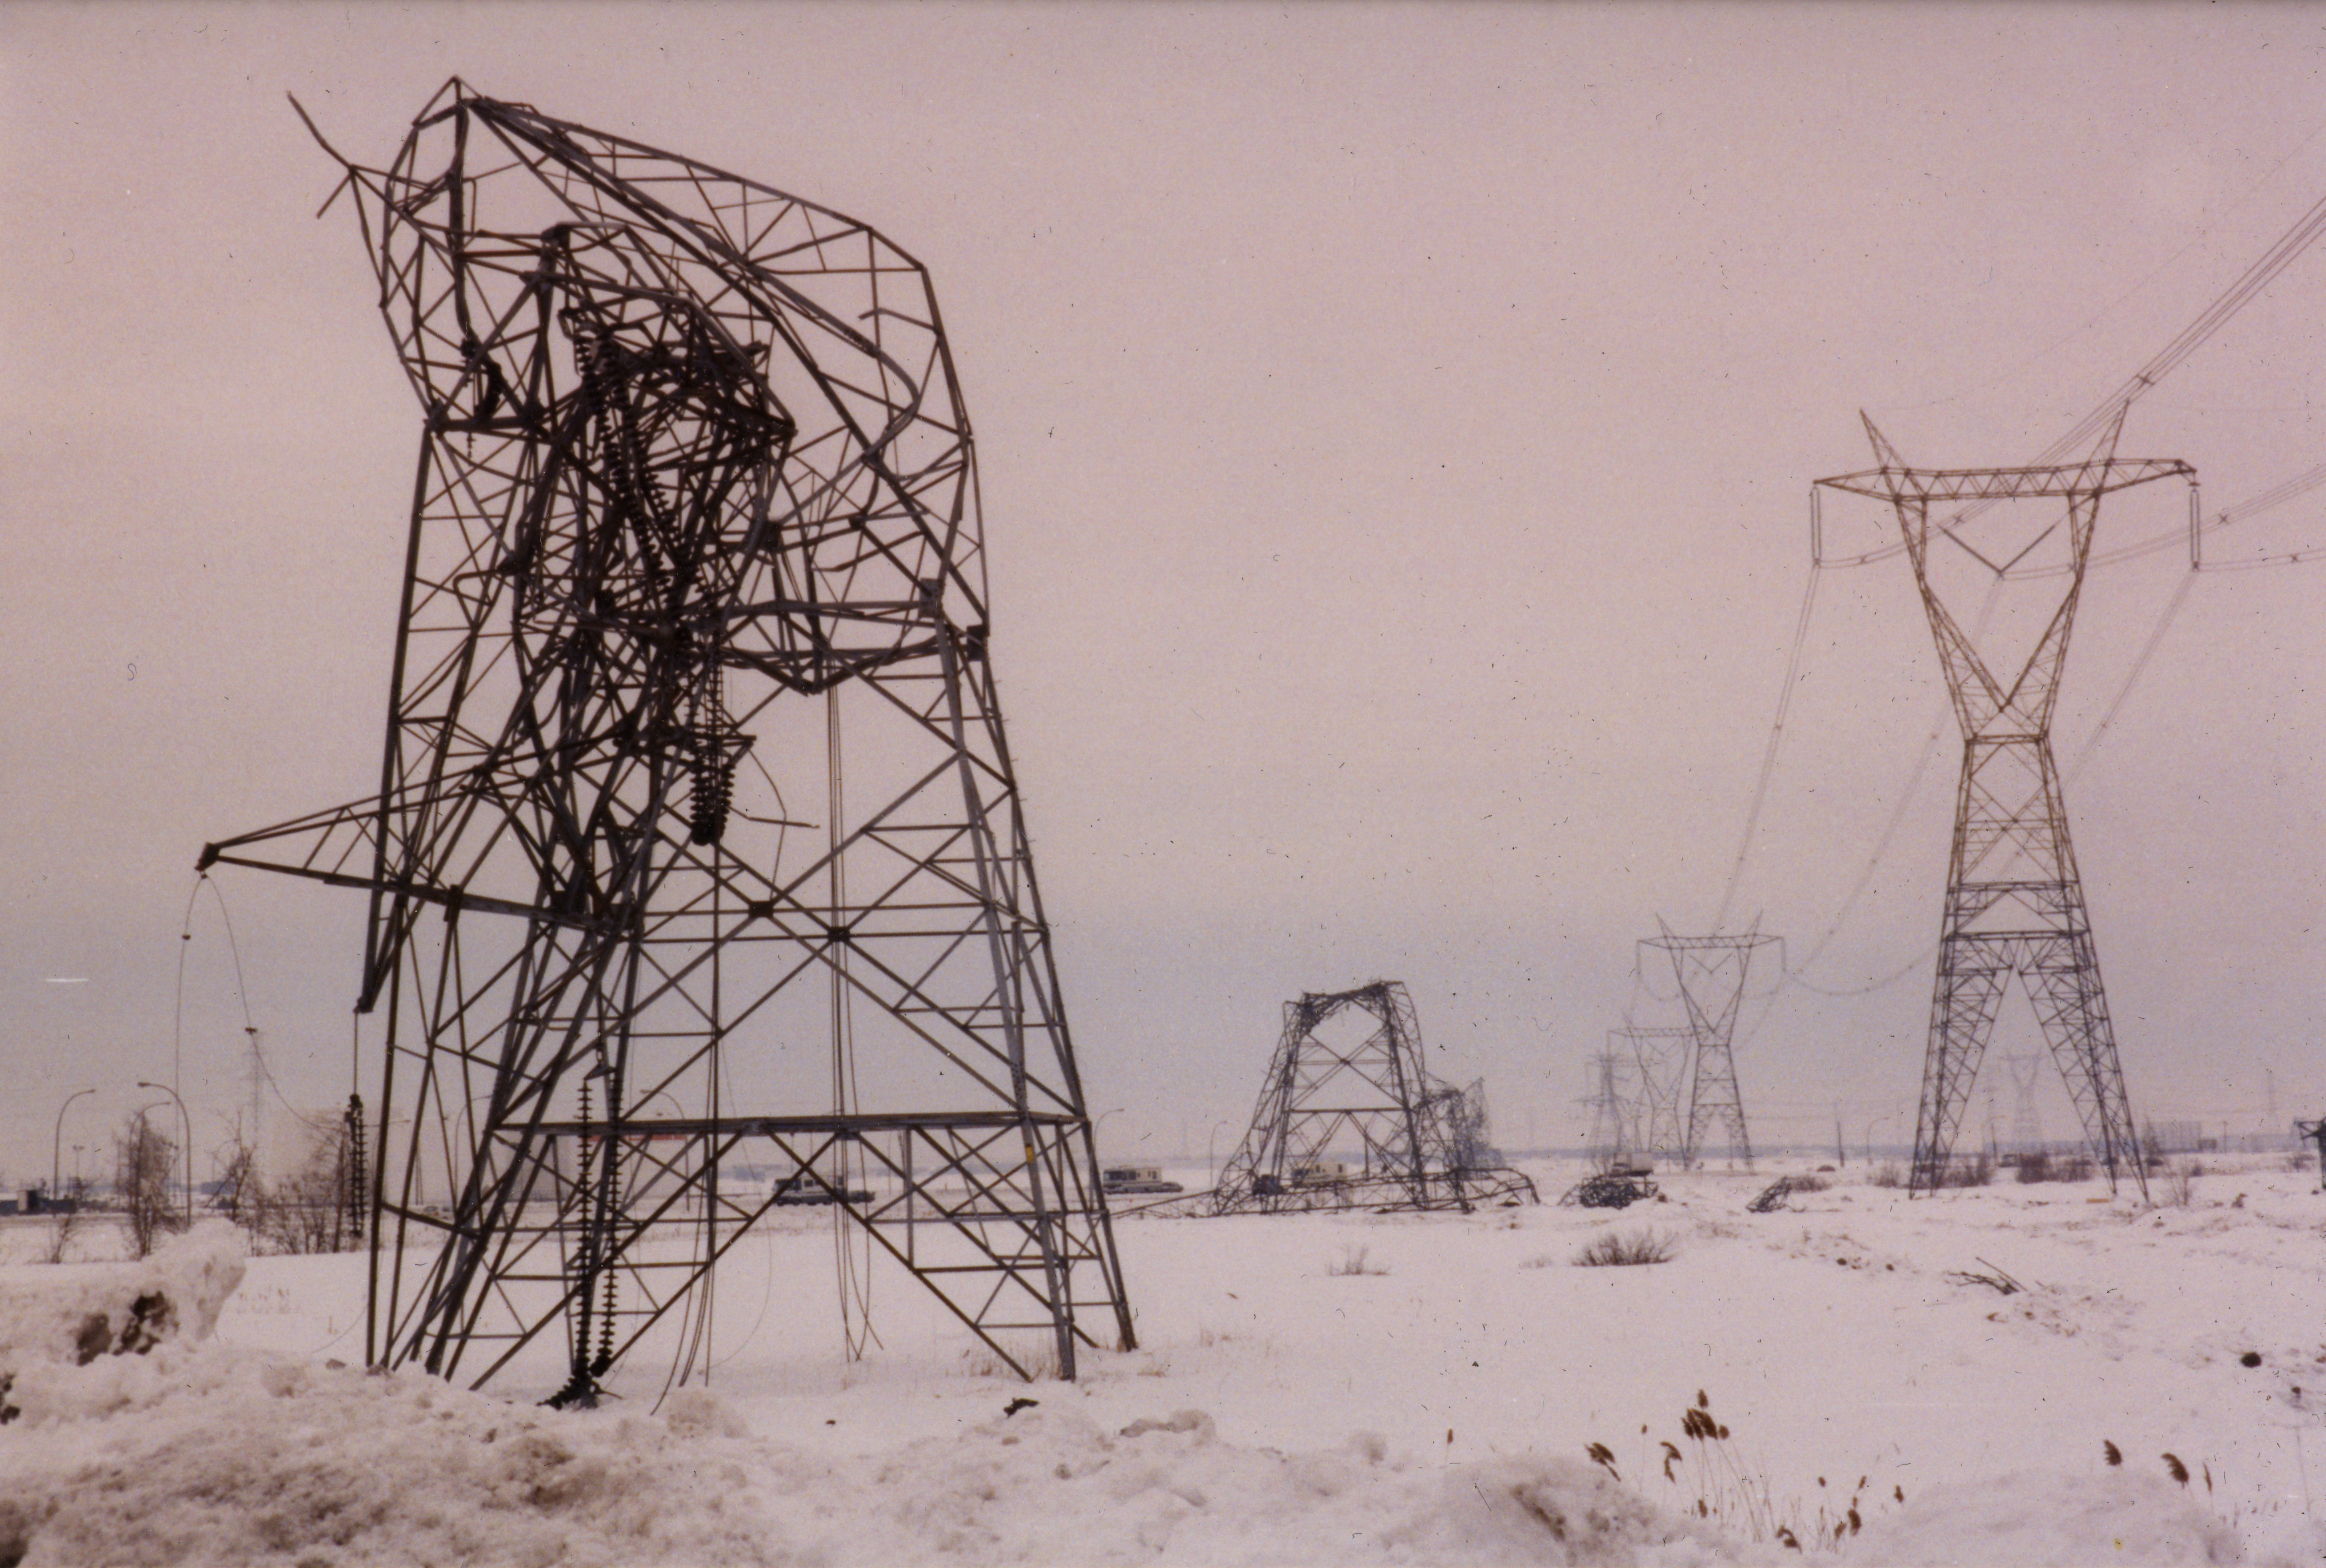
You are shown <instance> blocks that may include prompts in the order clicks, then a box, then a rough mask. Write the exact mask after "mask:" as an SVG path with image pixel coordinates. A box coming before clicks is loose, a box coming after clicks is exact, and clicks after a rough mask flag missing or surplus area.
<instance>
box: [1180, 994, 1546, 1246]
mask: <svg viewBox="0 0 2326 1568" xmlns="http://www.w3.org/2000/svg"><path fill="white" fill-rule="evenodd" d="M1421 1050H1422V1047H1421V1025H1420V1023H1419V1020H1418V1019H1417V1018H1416V1016H1415V1015H1414V1011H1413V998H1412V997H1410V996H1408V995H1407V994H1406V989H1405V986H1404V985H1403V983H1402V982H1400V981H1397V980H1375V981H1374V982H1373V983H1372V984H1371V985H1369V986H1361V987H1359V988H1357V989H1355V990H1354V991H1336V992H1333V993H1331V994H1329V995H1323V996H1320V995H1317V993H1315V992H1309V993H1307V994H1305V995H1303V996H1302V997H1301V998H1300V999H1299V1000H1298V1001H1297V1002H1287V1003H1285V1004H1284V1034H1283V1035H1282V1037H1281V1038H1280V1039H1279V1041H1278V1042H1277V1046H1276V1054H1275V1056H1274V1058H1273V1059H1272V1060H1270V1062H1269V1065H1268V1078H1267V1080H1266V1081H1265V1082H1264V1083H1263V1084H1262V1085H1261V1091H1260V1100H1259V1103H1258V1104H1257V1105H1255V1106H1254V1107H1253V1109H1252V1115H1251V1127H1250V1129H1249V1130H1247V1131H1246V1132H1245V1134H1244V1136H1243V1141H1242V1144H1240V1145H1239V1146H1237V1148H1236V1152H1235V1155H1234V1156H1233V1158H1231V1159H1230V1160H1229V1161H1228V1163H1227V1164H1226V1165H1224V1166H1223V1167H1222V1169H1221V1171H1220V1179H1219V1183H1218V1184H1217V1186H1215V1187H1214V1190H1213V1192H1212V1193H1211V1194H1210V1207H1209V1211H1210V1212H1212V1213H1214V1214H1237V1213H1248V1212H1253V1211H1260V1212H1279V1211H1287V1210H1303V1209H1353V1208H1360V1207H1363V1208H1401V1209H1468V1208H1470V1207H1472V1206H1473V1205H1475V1204H1477V1203H1481V1202H1520V1201H1521V1200H1523V1201H1524V1202H1537V1201H1538V1200H1537V1198H1536V1194H1535V1189H1534V1183H1533V1182H1531V1180H1529V1179H1528V1178H1527V1177H1526V1176H1524V1175H1522V1174H1520V1173H1519V1172H1517V1171H1514V1170H1512V1169H1511V1168H1509V1167H1508V1166H1507V1165H1505V1164H1503V1159H1502V1156H1501V1155H1500V1154H1498V1153H1497V1152H1495V1150H1494V1149H1493V1146H1492V1145H1491V1144H1490V1143H1489V1142H1488V1141H1487V1131H1486V1112H1485V1086H1484V1083H1473V1084H1472V1085H1471V1086H1470V1087H1469V1088H1468V1089H1467V1090H1462V1089H1456V1088H1455V1087H1454V1086H1453V1085H1452V1084H1450V1083H1447V1082H1444V1081H1441V1080H1438V1079H1437V1078H1434V1077H1432V1076H1431V1075H1430V1073H1429V1072H1428V1069H1427V1068H1426V1067H1424V1066H1423V1064H1422V1058H1421ZM1352 1161H1354V1164H1352V1163H1351V1162H1352Z"/></svg>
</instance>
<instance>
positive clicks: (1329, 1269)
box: [1325, 1247, 1389, 1279]
mask: <svg viewBox="0 0 2326 1568" xmlns="http://www.w3.org/2000/svg"><path fill="white" fill-rule="evenodd" d="M1371 1257H1372V1250H1371V1249H1370V1248H1363V1247H1344V1248H1341V1258H1340V1261H1339V1262H1337V1263H1328V1264H1326V1266H1325V1272H1326V1275H1327V1276H1330V1277H1332V1278H1334V1279H1346V1278H1348V1277H1349V1276H1352V1275H1360V1274H1387V1273H1388V1272H1389V1269H1388V1267H1387V1266H1385V1265H1382V1264H1378V1263H1373V1262H1372V1261H1370V1259H1371Z"/></svg>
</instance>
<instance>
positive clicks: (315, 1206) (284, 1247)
mask: <svg viewBox="0 0 2326 1568" xmlns="http://www.w3.org/2000/svg"><path fill="white" fill-rule="evenodd" d="M237 1152H238V1153H239V1154H240V1155H242V1156H244V1158H245V1165H244V1169H243V1171H242V1172H241V1174H239V1176H238V1177H237V1183H236V1188H235V1207H236V1209H237V1214H236V1219H237V1222H238V1223H240V1224H241V1225H242V1226H243V1227H244V1228H245V1229H248V1230H249V1231H250V1232H251V1234H252V1235H253V1236H254V1237H256V1239H258V1241H259V1242H260V1244H261V1245H263V1246H265V1248H268V1249H269V1250H270V1251H274V1252H281V1253H291V1254H306V1253H314V1252H344V1251H346V1250H348V1249H349V1248H354V1247H359V1246H361V1245H362V1244H363V1221H362V1219H361V1217H360V1216H359V1215H358V1213H356V1212H355V1204H354V1203H353V1202H351V1194H352V1193H353V1192H355V1190H356V1189H355V1176H356V1173H355V1172H354V1170H353V1169H352V1164H351V1159H352V1150H351V1144H350V1139H349V1134H348V1128H347V1125H346V1123H344V1122H340V1123H337V1124H330V1125H323V1126H318V1127H314V1128H313V1129H312V1131H311V1132H310V1133H309V1135H308V1141H307V1157H306V1159H305V1160H304V1161H302V1163H301V1164H299V1166H298V1168H297V1169H295V1170H293V1172H292V1173H291V1174H289V1175H287V1176H284V1178H283V1179H282V1180H280V1181H277V1182H262V1181H260V1180H259V1179H258V1177H257V1175H256V1173H255V1172H254V1171H252V1170H251V1169H250V1168H249V1165H248V1163H247V1155H248V1150H247V1149H242V1150H238V1151H237ZM222 1191H223V1189H222Z"/></svg>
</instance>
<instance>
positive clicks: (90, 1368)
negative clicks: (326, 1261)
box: [0, 1220, 247, 1426]
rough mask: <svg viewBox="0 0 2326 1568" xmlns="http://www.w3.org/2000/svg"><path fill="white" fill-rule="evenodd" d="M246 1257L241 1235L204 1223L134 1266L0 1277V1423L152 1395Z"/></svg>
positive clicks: (33, 1420)
mask: <svg viewBox="0 0 2326 1568" xmlns="http://www.w3.org/2000/svg"><path fill="white" fill-rule="evenodd" d="M246 1256H247V1255H246V1251H245V1248H244V1244H243V1237H242V1233H241V1232H240V1231H239V1230H237V1229H235V1228H234V1227H233V1226H232V1225H229V1224H227V1223H226V1222H224V1221H223V1220H212V1221H208V1222H206V1223H203V1224H200V1225H197V1226H196V1227H195V1228H194V1229H192V1230H191V1231H189V1232H187V1233H186V1234H185V1235H183V1236H181V1237H179V1238H177V1239H175V1240H173V1241H172V1242H171V1243H170V1244H169V1245H167V1246H165V1247H163V1248H159V1249H157V1250H156V1251H155V1252H154V1254H153V1255H152V1256H150V1257H146V1258H144V1260H142V1261H140V1262H136V1263H107V1264H81V1265H75V1266H63V1265H60V1266H55V1267H52V1268H46V1269H39V1270H33V1271H29V1272H20V1273H14V1274H12V1275H10V1276H7V1277H5V1279H0V1424H7V1423H17V1422H21V1423H23V1424H25V1425H27V1426H40V1425H42V1424H46V1423H49V1422H52V1421H57V1420H61V1419H66V1418H69V1417H74V1416H85V1415H98V1414H103V1413H107V1412H110V1411H115V1410H120V1409H125V1408H127V1407H130V1406H135V1405H138V1404H143V1403H146V1402H148V1401H150V1400H151V1399H152V1398H154V1397H156V1396H158V1392H159V1390H160V1389H161V1387H163V1383H164V1381H165V1379H166V1378H167V1377H168V1376H169V1373H170V1371H171V1369H172V1368H173V1367H174V1365H175V1363H176V1361H177V1360H178V1359H179V1354H180V1352H182V1351H183V1350H185V1348H187V1347H189V1346H191V1345H194V1344H198V1343H200V1341H205V1340H208V1339H209V1337H210V1334H211V1331H213V1330H214V1329H215V1328H216V1327H217V1326H218V1319H219V1311H220V1310H221V1309H222V1308H224V1306H225V1305H226V1303H227V1299H228V1297H229V1296H231V1295H233V1294H234V1293H235V1289H236V1287H237V1285H240V1284H241V1283H242V1276H243V1265H244V1259H245V1257H246ZM155 1350H163V1351H164V1354H163V1356H162V1357H161V1358H160V1359H159V1360H155V1359H152V1358H153V1352H154V1351H155Z"/></svg>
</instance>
